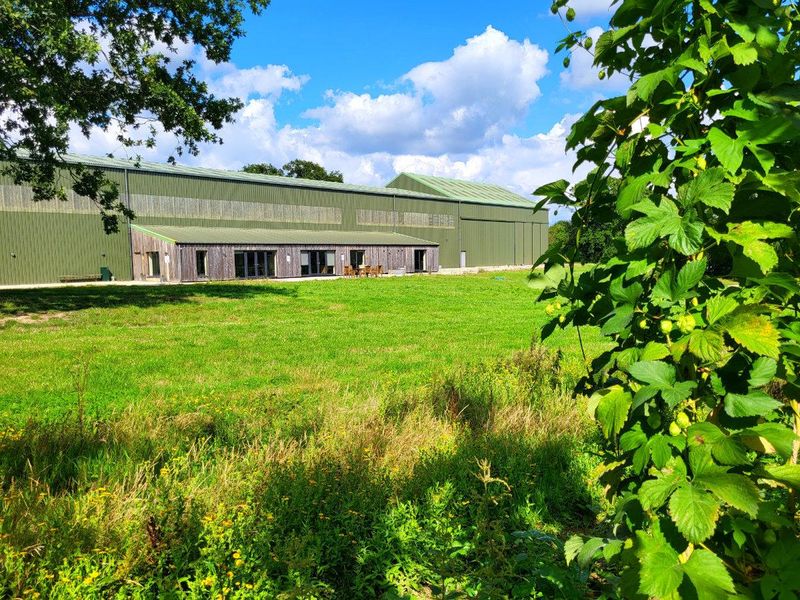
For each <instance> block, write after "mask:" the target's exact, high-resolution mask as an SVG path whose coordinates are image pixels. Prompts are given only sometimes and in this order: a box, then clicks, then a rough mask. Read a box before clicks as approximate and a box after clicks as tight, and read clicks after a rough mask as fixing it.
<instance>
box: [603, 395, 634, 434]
mask: <svg viewBox="0 0 800 600" xmlns="http://www.w3.org/2000/svg"><path fill="white" fill-rule="evenodd" d="M600 396H601V397H600V399H599V402H598V404H597V409H596V414H597V420H598V421H600V425H601V426H602V429H603V435H605V436H606V437H607V438H611V437H614V436H616V435H617V434H618V433H619V432H620V431H621V430H622V427H623V426H624V425H625V421H627V420H628V409H629V408H630V406H631V403H632V402H633V398H632V397H631V395H630V393H629V392H627V391H625V390H624V389H623V388H622V387H620V386H618V385H615V386H613V387H611V388H609V389H608V390H605V391H604V392H602V393H601V394H600Z"/></svg>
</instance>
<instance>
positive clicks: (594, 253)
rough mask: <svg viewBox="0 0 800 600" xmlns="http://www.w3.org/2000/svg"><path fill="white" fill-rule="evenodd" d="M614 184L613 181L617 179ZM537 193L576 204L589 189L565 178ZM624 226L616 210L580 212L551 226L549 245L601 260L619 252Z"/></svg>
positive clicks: (610, 191) (585, 258) (574, 256)
mask: <svg viewBox="0 0 800 600" xmlns="http://www.w3.org/2000/svg"><path fill="white" fill-rule="evenodd" d="M586 39H591V38H586ZM610 185H613V180H612V182H611V184H610ZM535 193H536V194H540V195H545V196H548V197H551V198H553V202H555V203H557V204H560V205H563V206H574V205H575V204H576V203H577V202H578V201H577V200H576V196H577V195H578V194H586V193H588V189H587V188H586V187H585V186H578V187H576V188H573V189H568V185H567V182H566V181H563V180H562V181H557V182H554V183H551V184H548V185H545V186H542V187H540V188H539V189H537V190H536V192H535ZM602 193H604V194H613V193H614V190H613V189H612V188H611V187H607V188H606V189H605V190H604V191H603V192H602ZM556 198H557V199H556ZM623 229H624V223H623V221H622V219H621V218H620V217H619V216H618V215H616V214H612V213H606V212H603V213H599V214H585V213H580V212H576V213H575V214H573V216H572V218H571V219H570V220H569V221H559V222H557V223H555V224H553V225H552V226H551V227H550V229H549V247H550V248H553V249H555V248H559V249H560V250H559V251H560V252H561V253H562V254H563V255H564V256H566V257H569V259H571V260H574V261H575V262H579V263H596V262H601V261H605V260H608V259H610V258H611V257H612V256H615V255H616V253H617V246H616V244H615V243H614V241H615V239H616V238H617V237H619V236H620V235H621V234H622V232H623Z"/></svg>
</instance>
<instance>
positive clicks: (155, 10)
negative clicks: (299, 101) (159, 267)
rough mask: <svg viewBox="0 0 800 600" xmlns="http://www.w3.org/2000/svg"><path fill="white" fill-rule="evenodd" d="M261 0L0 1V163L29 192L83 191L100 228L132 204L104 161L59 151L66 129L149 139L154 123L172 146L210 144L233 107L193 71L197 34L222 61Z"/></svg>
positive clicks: (40, 195)
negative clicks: (183, 48) (83, 160)
mask: <svg viewBox="0 0 800 600" xmlns="http://www.w3.org/2000/svg"><path fill="white" fill-rule="evenodd" d="M268 4H269V0H210V1H209V2H202V3H199V2H195V1H193V0H155V1H152V2H146V3H135V4H126V5H125V6H124V7H120V6H119V5H118V3H115V2H50V1H47V0H2V2H0V64H2V65H3V68H2V69H1V70H0V162H2V163H4V164H5V165H6V166H5V167H4V168H5V170H6V172H8V173H9V174H10V175H11V176H12V177H13V178H14V181H15V182H16V183H17V184H23V183H24V184H28V185H30V186H32V188H33V194H34V200H35V201H56V200H63V199H65V191H64V190H65V188H66V187H70V188H72V189H73V190H74V191H75V192H76V193H78V194H81V195H83V196H87V197H89V198H91V199H92V200H93V201H94V202H95V204H96V205H97V208H98V211H99V212H100V215H101V217H102V220H103V224H104V226H105V229H106V231H107V232H115V231H117V230H118V215H123V216H125V217H132V216H133V213H131V212H130V210H129V209H128V208H127V207H126V206H125V205H124V204H123V203H122V202H121V201H120V199H119V190H118V187H117V185H116V183H114V182H112V181H111V180H109V179H108V178H107V177H106V176H105V175H104V174H103V173H102V171H99V170H95V169H89V168H86V167H81V166H77V165H73V164H68V163H65V162H64V161H63V158H62V156H63V154H65V153H66V152H67V150H68V147H69V135H70V129H73V128H74V129H75V130H78V131H80V132H81V133H82V134H83V135H88V134H89V132H90V131H91V130H92V129H93V128H99V129H100V130H102V131H106V132H114V133H116V138H117V140H118V141H119V143H120V145H122V146H124V147H136V146H146V147H151V146H152V145H153V144H155V140H156V134H157V132H158V131H159V130H161V131H165V132H171V133H172V134H174V135H175V137H176V139H177V141H178V146H177V147H176V148H175V152H176V153H177V154H181V153H183V152H189V153H190V154H196V153H197V151H198V144H199V143H202V142H218V141H220V140H219V137H218V136H217V134H216V133H215V132H214V131H215V130H218V129H220V128H221V127H222V125H223V124H225V123H226V122H228V121H230V120H231V117H232V115H233V114H234V113H235V112H236V111H237V110H238V109H239V108H240V107H241V101H240V100H238V99H234V98H217V97H215V96H214V95H213V94H211V93H209V91H208V85H207V84H206V83H205V82H203V81H201V80H199V79H197V77H196V74H195V71H194V68H195V61H194V60H191V59H188V58H186V59H176V58H175V56H176V52H177V49H178V48H179V47H180V45H181V44H185V43H188V44H195V45H197V46H199V48H200V49H201V50H202V51H203V52H204V54H205V56H206V57H207V58H208V59H209V60H211V61H212V62H215V63H221V62H225V61H226V60H228V58H229V56H230V52H231V46H232V44H233V42H234V40H235V39H236V38H238V37H241V36H242V35H243V30H242V23H243V20H244V17H243V14H242V13H243V11H244V10H247V9H249V10H251V11H253V12H255V13H260V12H261V11H262V10H263V9H264V8H266V6H267V5H268Z"/></svg>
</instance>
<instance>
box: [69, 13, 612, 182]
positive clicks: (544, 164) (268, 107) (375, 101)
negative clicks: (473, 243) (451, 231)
mask: <svg viewBox="0 0 800 600" xmlns="http://www.w3.org/2000/svg"><path fill="white" fill-rule="evenodd" d="M608 3H609V0H572V5H573V6H575V8H576V10H577V12H578V20H577V21H576V22H575V23H574V24H572V26H573V27H575V28H580V29H584V30H590V31H591V32H592V35H594V36H597V35H599V34H600V33H601V32H602V30H603V27H604V26H605V25H607V22H608V18H609V15H610V12H609V8H608ZM549 6H550V4H549V2H548V1H541V0H531V1H527V2H524V1H505V0H497V1H495V2H485V1H483V2H478V1H475V0H460V1H458V2H456V1H450V0H429V1H427V2H424V1H421V0H407V1H405V2H372V3H368V2H364V1H363V0H362V1H359V2H356V1H355V0H339V1H338V2H331V1H323V0H273V3H272V5H271V6H270V7H269V8H268V9H267V10H266V11H265V12H264V13H263V14H261V15H260V16H254V15H250V16H248V18H247V20H246V23H245V30H246V32H247V35H246V37H244V38H242V39H240V40H238V41H237V42H236V44H235V46H234V51H233V54H232V56H231V61H230V62H229V63H226V64H223V65H217V64H214V63H211V62H210V61H208V60H207V59H205V57H204V56H203V55H202V54H201V53H200V52H199V51H198V49H197V48H196V47H194V46H192V45H186V46H182V47H181V48H179V49H178V54H179V55H180V57H184V58H194V59H196V60H197V61H198V72H199V74H200V76H201V77H203V78H204V79H206V81H208V83H209V86H210V88H211V89H212V91H214V92H215V93H217V94H220V95H233V96H238V97H241V98H242V99H243V100H244V102H245V106H244V108H243V110H242V111H241V113H239V114H238V115H237V120H236V123H234V124H232V125H229V126H226V127H225V129H224V130H223V131H222V132H221V134H222V136H223V138H224V141H225V143H224V144H223V145H222V146H216V145H215V146H204V147H202V149H201V153H200V155H199V156H197V157H185V158H184V159H183V160H182V162H186V163H189V164H196V165H205V166H211V167H219V168H229V169H238V168H240V167H241V166H242V165H243V164H246V163H249V162H272V163H274V164H276V165H281V164H284V163H285V162H287V161H288V160H291V159H293V158H298V157H299V158H305V159H309V160H315V161H317V162H320V163H322V164H323V165H325V166H326V167H327V168H329V169H338V170H340V171H342V172H343V173H344V176H345V181H349V182H353V183H362V184H371V185H383V184H384V183H386V182H387V181H389V180H390V179H391V178H392V177H393V176H394V175H395V174H396V173H398V172H401V171H414V172H420V173H429V174H435V175H442V176H449V177H457V178H462V179H470V180H475V181H491V182H495V183H498V184H500V185H504V186H506V187H509V188H511V189H514V190H515V191H517V192H520V193H525V194H527V193H530V192H531V191H532V190H533V189H534V188H535V187H537V186H538V185H540V184H541V183H545V182H547V181H551V180H553V179H556V178H558V177H569V176H570V172H571V166H572V162H573V157H572V156H566V155H565V154H564V136H565V134H566V132H567V131H568V128H569V125H570V124H571V122H572V120H574V118H575V116H576V115H578V114H580V113H581V112H582V111H584V110H585V109H586V108H588V106H590V105H591V103H593V102H594V101H595V100H596V99H598V98H600V97H602V96H608V95H611V94H615V93H617V92H619V91H620V90H621V89H623V87H624V86H625V82H624V81H619V80H618V79H613V78H612V80H611V81H609V80H606V81H604V82H601V81H599V80H598V79H597V77H596V72H595V70H594V69H593V67H592V66H591V56H590V55H589V54H588V53H585V52H581V53H580V54H576V55H575V56H573V58H572V65H571V66H570V69H569V70H567V71H565V70H564V69H563V67H562V65H561V63H562V60H563V55H555V54H554V49H555V46H556V45H557V43H558V41H559V40H560V39H561V38H562V37H563V36H564V35H566V33H567V30H566V28H565V26H564V24H563V23H562V21H561V20H560V19H559V18H558V17H555V16H553V15H551V14H550V11H549ZM158 141H159V144H158V147H157V149H156V150H153V151H146V152H144V151H143V152H142V156H143V158H145V159H150V160H164V159H165V158H166V157H167V156H169V155H170V154H171V150H172V148H173V147H174V145H175V144H174V139H172V138H171V136H170V135H167V134H162V135H160V136H159V140H158ZM73 149H74V150H75V151H78V152H83V153H89V154H100V153H106V152H113V153H114V154H115V155H119V156H124V154H125V153H124V151H122V149H120V148H119V147H118V146H117V145H116V142H115V132H113V131H109V132H95V134H93V135H92V137H91V138H90V139H89V140H86V139H82V138H80V136H75V137H74V138H73Z"/></svg>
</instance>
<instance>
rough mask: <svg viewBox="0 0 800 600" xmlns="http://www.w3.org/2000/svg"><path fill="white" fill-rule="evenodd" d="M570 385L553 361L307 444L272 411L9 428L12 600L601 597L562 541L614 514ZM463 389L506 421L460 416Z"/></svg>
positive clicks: (463, 373) (461, 376) (429, 393)
mask: <svg viewBox="0 0 800 600" xmlns="http://www.w3.org/2000/svg"><path fill="white" fill-rule="evenodd" d="M553 368H555V371H557V372H558V374H557V375H555V376H554V373H553V370H554V369H553ZM561 369H562V367H561V366H560V364H559V358H558V355H557V354H556V353H555V352H552V351H549V350H547V349H545V348H542V347H539V346H534V347H532V348H531V350H530V351H526V352H520V353H518V354H515V355H513V356H511V357H509V358H507V359H503V360H493V361H487V362H483V363H480V364H473V365H472V366H470V367H464V368H462V369H459V370H457V371H454V372H452V373H451V372H447V373H445V375H444V379H445V381H446V382H447V384H446V385H445V384H443V383H440V382H434V383H433V384H432V385H430V386H429V387H428V388H427V389H425V390H422V391H417V390H412V389H397V390H394V391H393V392H392V393H391V394H387V395H385V396H381V397H379V398H375V395H374V394H375V392H374V390H373V395H372V396H371V397H370V398H369V399H368V400H367V401H364V400H363V398H362V399H361V403H360V404H358V405H357V406H354V407H344V406H342V401H341V400H342V399H341V397H339V398H337V399H336V401H335V402H331V403H329V404H328V405H327V406H318V405H316V404H315V405H314V406H313V407H306V408H305V410H300V411H297V412H300V413H301V414H300V415H299V416H298V419H299V420H300V421H301V425H300V426H298V427H293V428H288V427H285V424H284V423H285V422H284V421H283V420H282V419H281V416H280V415H278V414H277V413H275V412H273V413H272V414H270V413H269V412H268V411H267V410H264V407H260V410H257V411H254V412H253V413H252V414H250V415H246V416H239V415H231V411H229V410H228V407H227V406H225V405H223V406H219V404H220V403H216V404H213V405H208V406H205V407H196V409H195V410H193V411H191V412H178V413H175V414H164V413H160V412H155V413H149V412H148V410H147V407H146V404H147V403H140V404H139V405H138V406H136V407H132V408H131V409H130V410H129V411H128V412H126V413H125V414H123V415H121V416H119V417H113V418H108V419H100V418H97V419H92V420H91V421H90V422H89V423H88V424H87V425H86V426H85V427H84V426H79V424H78V423H77V422H76V420H75V419H74V418H73V417H72V416H68V417H64V418H62V419H59V420H31V421H29V422H28V424H27V425H26V426H25V427H23V428H21V429H14V430H3V431H2V432H0V473H2V487H0V595H2V596H3V597H46V598H63V597H73V598H109V597H120V598H122V597H125V598H128V597H132V598H152V597H161V596H169V597H171V595H172V594H174V595H175V596H178V597H184V596H187V597H214V598H216V597H219V596H220V595H221V596H223V597H229V598H253V597H266V598H275V597H289V598H375V597H409V598H410V597H435V598H455V597H464V596H471V597H474V596H478V597H488V598H507V597H513V598H580V597H585V596H586V594H587V588H588V572H587V571H586V569H585V568H583V567H578V566H577V565H564V563H563V560H562V559H561V553H562V552H563V545H562V543H561V541H560V540H559V538H558V537H556V536H555V535H554V533H557V532H561V531H562V530H565V531H571V530H585V528H586V527H587V526H590V523H589V522H587V521H586V515H587V511H586V509H585V507H586V506H587V505H589V504H590V503H592V502H596V500H597V499H596V494H594V495H593V494H592V493H591V491H590V490H589V489H587V485H586V481H587V479H588V471H589V468H590V467H591V464H590V461H589V460H587V459H586V458H585V455H584V454H583V453H582V449H583V448H584V447H585V446H586V445H587V441H586V439H585V436H586V434H587V432H588V427H587V425H588V421H587V420H585V419H583V418H582V416H583V411H582V410H581V408H580V407H579V406H576V405H575V403H572V402H570V401H569V398H568V396H567V395H566V394H565V393H564V392H561V391H559V389H558V384H557V383H554V381H555V379H556V378H558V379H561V378H562V377H563V375H564V374H563V372H562V371H561ZM450 389H457V390H462V391H463V393H464V395H465V396H466V395H467V394H469V402H474V403H477V404H481V405H482V406H489V407H491V410H490V411H489V412H490V413H491V418H490V419H489V420H488V421H487V422H486V423H484V424H482V426H481V427H480V428H475V427H473V426H472V424H471V423H469V422H467V421H466V420H464V419H462V417H461V415H459V414H451V413H450V412H449V411H447V410H443V407H446V406H448V404H449V401H450V399H451V396H450V393H449V390H450ZM373 400H375V401H373ZM271 402H273V403H274V402H276V400H275V399H272V400H271ZM593 496H594V497H593Z"/></svg>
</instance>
